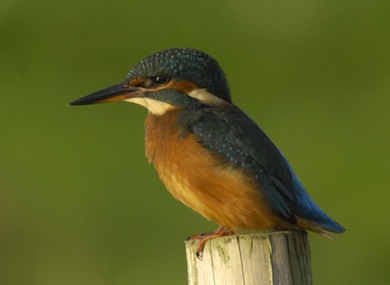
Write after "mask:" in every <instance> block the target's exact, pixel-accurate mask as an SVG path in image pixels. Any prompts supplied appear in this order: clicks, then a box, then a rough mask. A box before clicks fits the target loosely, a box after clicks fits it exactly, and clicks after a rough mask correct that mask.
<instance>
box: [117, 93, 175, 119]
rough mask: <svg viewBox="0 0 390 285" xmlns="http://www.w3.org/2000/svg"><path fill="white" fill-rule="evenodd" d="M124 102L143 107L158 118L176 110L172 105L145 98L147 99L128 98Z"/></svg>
mask: <svg viewBox="0 0 390 285" xmlns="http://www.w3.org/2000/svg"><path fill="white" fill-rule="evenodd" d="M123 101H126V102H130V103H135V104H138V105H141V106H144V107H145V108H147V109H148V110H149V112H150V113H152V114H153V115H157V116H162V115H164V114H165V113H166V112H167V111H169V110H172V109H174V108H175V107H174V106H173V105H171V104H168V103H165V102H162V101H158V100H154V99H150V98H145V97H135V98H128V99H125V100H123Z"/></svg>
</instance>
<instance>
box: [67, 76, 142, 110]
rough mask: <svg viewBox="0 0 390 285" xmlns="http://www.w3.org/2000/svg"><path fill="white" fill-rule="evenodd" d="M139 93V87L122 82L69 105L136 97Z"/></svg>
mask: <svg viewBox="0 0 390 285" xmlns="http://www.w3.org/2000/svg"><path fill="white" fill-rule="evenodd" d="M140 95H141V90H140V89H139V88H137V87H134V86H129V85H128V84H127V82H122V83H119V84H116V85H113V86H111V87H108V88H105V89H103V90H100V91H97V92H95V93H92V94H90V95H87V96H85V97H82V98H80V99H77V100H75V101H73V102H71V103H70V104H69V105H88V104H95V103H105V102H114V101H121V100H125V99H127V98H132V97H138V96H140Z"/></svg>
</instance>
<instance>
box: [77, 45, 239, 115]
mask: <svg viewBox="0 0 390 285" xmlns="http://www.w3.org/2000/svg"><path fill="white" fill-rule="evenodd" d="M120 100H121V101H128V102H133V103H137V104H139V105H142V106H144V107H146V108H148V109H149V111H150V112H151V113H153V114H155V115H163V114H164V113H165V112H166V111H167V110H170V109H175V108H190V107H194V106H199V104H206V105H217V106H218V105H226V104H229V103H231V97H230V91H229V86H228V83H227V80H226V77H225V74H224V72H223V71H222V69H221V67H220V66H219V64H218V62H217V61H216V60H215V59H213V58H212V57H210V56H209V55H207V54H205V53H203V52H201V51H198V50H194V49H188V48H177V49H168V50H164V51H160V52H157V53H155V54H153V55H151V56H149V57H147V58H146V59H144V60H142V61H141V62H139V63H138V64H136V65H135V66H133V67H132V68H131V69H130V71H129V72H128V74H127V78H126V80H125V81H124V82H122V83H120V84H117V85H114V86H111V87H108V88H106V89H103V90H101V91H98V92H95V93H93V94H91V95H88V96H85V97H83V98H80V99H78V100H76V101H74V102H72V103H70V105H86V104H93V103H103V102H113V101H120Z"/></svg>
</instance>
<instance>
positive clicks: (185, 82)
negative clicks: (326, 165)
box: [70, 48, 345, 258]
mask: <svg viewBox="0 0 390 285" xmlns="http://www.w3.org/2000/svg"><path fill="white" fill-rule="evenodd" d="M114 101H125V102H130V103H136V104H138V105H141V106H143V107H146V108H147V109H148V115H147V118H146V121H145V150H146V151H145V152H146V157H147V159H148V162H149V163H153V164H154V167H155V168H156V170H157V172H158V175H159V177H160V179H161V180H162V182H163V183H164V185H165V187H166V188H167V189H168V191H169V192H170V193H171V194H172V195H173V196H174V197H175V198H176V199H177V200H179V201H181V202H182V203H184V204H185V205H186V206H188V207H189V208H191V209H193V210H195V211H196V212H198V213H199V214H201V215H202V216H203V217H205V218H206V219H208V220H212V221H214V222H216V223H217V224H218V225H219V227H218V229H217V230H215V231H214V232H211V233H205V234H199V235H194V236H192V237H193V238H198V239H200V241H199V245H198V247H197V252H196V254H197V256H198V257H199V258H201V256H202V253H203V250H204V247H205V244H206V242H207V241H209V240H211V239H214V238H218V237H221V236H224V235H229V234H232V233H236V232H239V231H242V230H253V231H258V230H267V231H279V230H287V231H289V230H309V231H312V232H316V233H319V234H320V235H322V236H324V237H327V238H330V239H333V236H332V234H331V233H342V232H344V231H345V228H344V227H343V226H341V225H340V224H338V223H337V222H336V221H335V220H333V219H332V218H331V217H330V216H329V215H328V214H326V213H325V212H324V211H323V210H322V209H321V208H320V207H319V206H318V205H317V204H316V203H315V202H314V200H313V199H312V198H311V197H310V196H309V194H308V192H307V191H306V189H305V187H304V186H303V184H302V183H301V182H300V180H299V179H298V177H297V175H296V174H295V172H294V170H293V169H292V167H291V165H290V164H289V162H288V161H287V159H286V157H285V156H284V155H283V154H282V152H281V151H280V150H279V149H278V148H277V146H276V145H275V144H274V143H273V142H272V141H271V139H270V138H269V137H268V136H267V135H266V134H265V132H264V131H263V130H262V129H261V128H260V127H259V125H258V124H257V123H255V122H254V121H253V120H252V119H251V118H250V117H249V116H248V115H247V114H246V113H245V112H244V111H242V110H241V109H240V108H239V107H238V106H236V105H235V104H234V103H233V102H232V98H231V92H230V88H229V84H228V81H227V77H226V75H225V73H224V71H223V70H222V68H221V66H220V65H219V63H218V62H217V61H216V60H215V59H214V58H213V57H211V56H210V55H208V54H207V53H205V52H202V51H200V50H197V49H192V48H172V49H167V50H162V51H159V52H156V53H154V54H152V55H150V56H149V57H147V58H145V59H144V60H141V61H140V62H139V63H137V64H135V65H134V66H133V67H132V68H131V69H130V70H129V72H128V73H127V77H126V79H125V81H124V82H121V83H119V84H116V85H113V86H111V87H108V88H105V89H103V90H100V91H97V92H95V93H92V94H90V95H88V96H85V97H82V98H80V99H78V100H75V101H73V102H71V103H70V105H87V104H95V103H105V102H114Z"/></svg>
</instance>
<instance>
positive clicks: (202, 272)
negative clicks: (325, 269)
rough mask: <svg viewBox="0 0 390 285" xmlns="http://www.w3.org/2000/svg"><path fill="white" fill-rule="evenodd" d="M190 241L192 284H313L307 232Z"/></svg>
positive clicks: (187, 244) (188, 258)
mask: <svg viewBox="0 0 390 285" xmlns="http://www.w3.org/2000/svg"><path fill="white" fill-rule="evenodd" d="M198 244H199V240H188V241H186V254H187V267H188V281H189V282H188V284H189V285H225V284H226V285H236V284H237V285H241V284H242V285H244V284H245V285H276V284H283V285H310V284H312V281H311V280H312V279H311V269H310V249H309V242H308V239H307V233H306V232H303V231H292V232H269V233H256V234H242V235H231V236H225V237H220V238H217V239H214V240H210V241H208V242H207V243H206V246H205V249H204V252H203V258H202V260H199V259H198V258H197V257H196V249H197V246H198Z"/></svg>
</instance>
